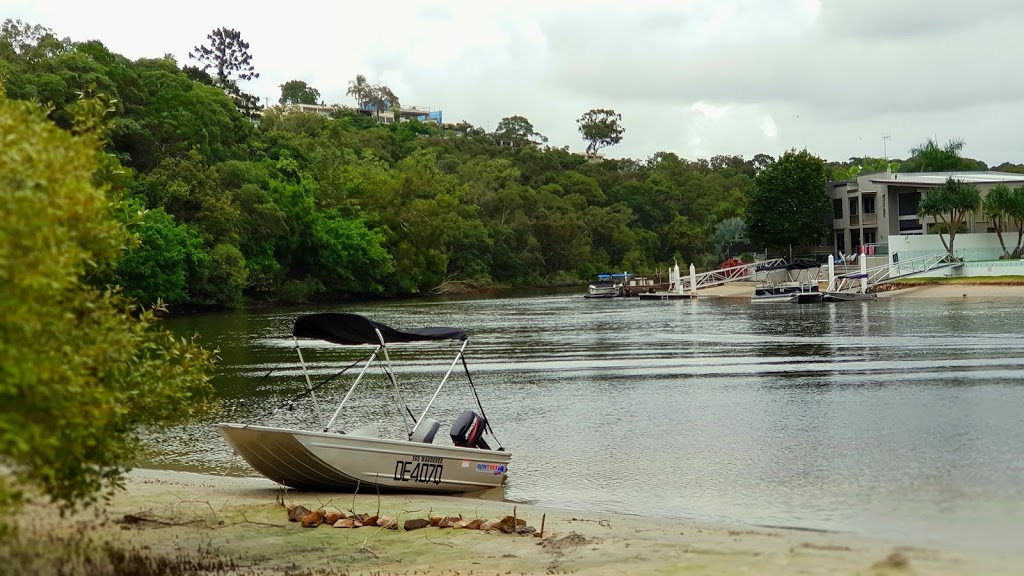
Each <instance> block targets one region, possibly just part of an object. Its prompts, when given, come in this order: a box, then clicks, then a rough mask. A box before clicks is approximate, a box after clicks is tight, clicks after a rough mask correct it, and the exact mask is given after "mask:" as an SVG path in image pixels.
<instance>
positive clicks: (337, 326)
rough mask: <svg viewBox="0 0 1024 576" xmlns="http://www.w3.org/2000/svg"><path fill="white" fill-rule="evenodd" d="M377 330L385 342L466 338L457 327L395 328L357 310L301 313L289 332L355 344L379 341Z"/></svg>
mask: <svg viewBox="0 0 1024 576" xmlns="http://www.w3.org/2000/svg"><path fill="white" fill-rule="evenodd" d="M377 331H380V334H381V336H383V337H384V342H385V343H386V344H392V343H395V342H422V341H427V340H465V339H466V338H467V336H466V332H465V330H463V329H461V328H441V327H428V328H413V329H411V330H395V329H394V328H392V327H390V326H385V325H384V324H381V323H380V322H374V321H373V320H370V319H369V318H365V317H363V316H360V315H358V314H344V313H340V312H326V313H323V314H310V315H308V316H302V317H300V318H299V319H298V320H296V321H295V328H293V329H292V335H293V336H295V337H296V338H314V339H316V340H324V341H326V342H333V343H335V344H341V345H344V346H354V345H357V344H380V338H378V337H377Z"/></svg>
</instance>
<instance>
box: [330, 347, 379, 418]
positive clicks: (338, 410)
mask: <svg viewBox="0 0 1024 576" xmlns="http://www.w3.org/2000/svg"><path fill="white" fill-rule="evenodd" d="M381 348H383V346H377V349H376V350H374V351H373V354H370V357H369V358H367V359H366V364H363V369H362V370H360V371H359V376H356V381H355V382H353V383H352V386H350V387H349V389H348V392H346V393H345V397H344V398H342V399H341V404H338V408H337V410H335V411H334V415H333V416H331V421H330V422H328V423H327V426H324V432H327V431H328V430H330V429H331V426H333V425H334V421H335V420H337V419H338V415H339V414H341V409H342V407H343V406H345V402H348V397H349V396H351V395H352V391H353V390H355V389H356V385H358V384H359V381H360V380H362V379H363V374H366V369H367V368H369V367H370V364H371V363H373V359H374V358H376V357H377V354H378V353H379V352H380V349H381Z"/></svg>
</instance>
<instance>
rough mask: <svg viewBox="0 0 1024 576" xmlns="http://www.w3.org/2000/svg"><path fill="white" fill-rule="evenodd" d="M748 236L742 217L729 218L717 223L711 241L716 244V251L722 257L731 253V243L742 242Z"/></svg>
mask: <svg viewBox="0 0 1024 576" xmlns="http://www.w3.org/2000/svg"><path fill="white" fill-rule="evenodd" d="M745 236H746V224H745V223H744V222H743V219H742V218H727V219H725V220H722V221H721V222H719V223H718V224H715V233H714V234H713V235H712V236H711V243H712V244H714V247H715V253H716V254H717V255H718V256H719V257H720V258H726V257H727V256H728V255H729V245H730V244H732V243H734V242H741V241H743V240H744V239H745Z"/></svg>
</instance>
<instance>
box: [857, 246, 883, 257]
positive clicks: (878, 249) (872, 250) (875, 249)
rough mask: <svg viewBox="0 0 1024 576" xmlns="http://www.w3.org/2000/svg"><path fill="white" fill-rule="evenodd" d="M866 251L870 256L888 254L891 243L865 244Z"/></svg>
mask: <svg viewBox="0 0 1024 576" xmlns="http://www.w3.org/2000/svg"><path fill="white" fill-rule="evenodd" d="M858 251H859V250H858ZM864 253H865V254H867V255H868V256H886V255H888V254H889V245H888V244H864Z"/></svg>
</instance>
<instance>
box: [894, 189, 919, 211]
mask: <svg viewBox="0 0 1024 576" xmlns="http://www.w3.org/2000/svg"><path fill="white" fill-rule="evenodd" d="M898 198H899V204H900V216H917V205H918V204H920V202H921V193H920V192H904V193H902V194H900V195H899V196H898Z"/></svg>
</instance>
